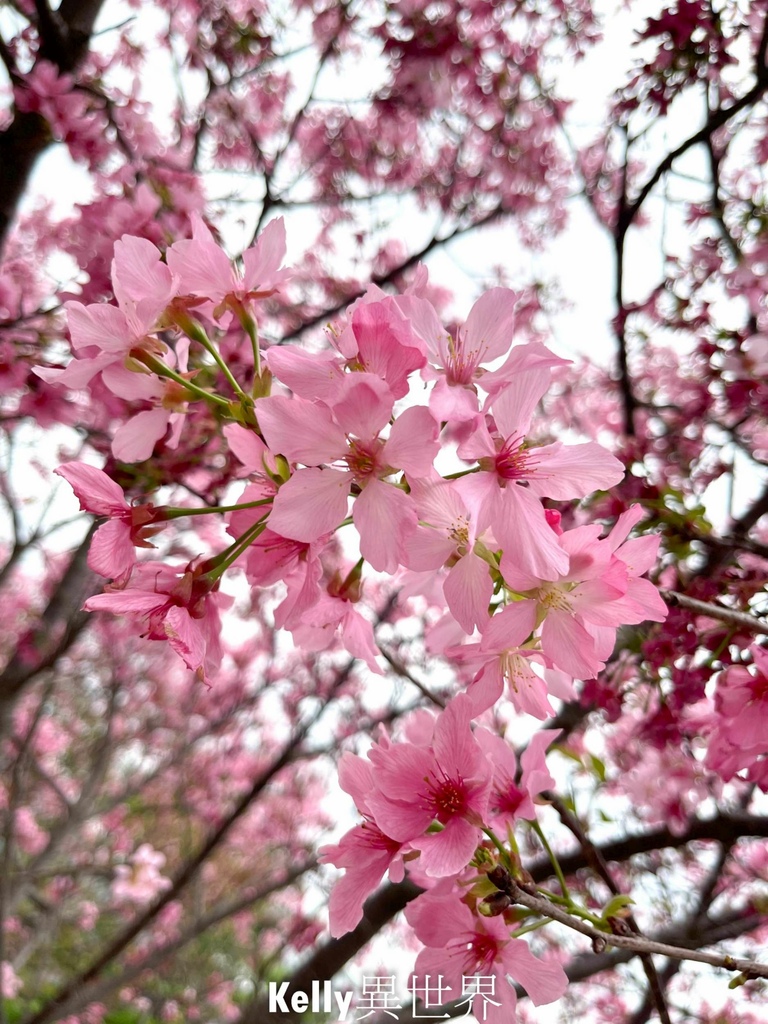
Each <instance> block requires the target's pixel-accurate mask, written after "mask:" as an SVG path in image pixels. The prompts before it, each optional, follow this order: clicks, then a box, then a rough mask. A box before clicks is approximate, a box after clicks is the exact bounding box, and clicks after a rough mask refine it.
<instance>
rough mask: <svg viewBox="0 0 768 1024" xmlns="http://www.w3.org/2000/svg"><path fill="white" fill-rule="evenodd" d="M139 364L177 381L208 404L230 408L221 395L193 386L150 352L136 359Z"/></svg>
mask: <svg viewBox="0 0 768 1024" xmlns="http://www.w3.org/2000/svg"><path fill="white" fill-rule="evenodd" d="M136 358H137V359H138V361H139V362H142V363H144V365H145V366H146V367H147V369H149V370H151V371H152V372H153V373H156V374H157V376H158V377H169V378H170V379H171V380H174V381H176V383H177V384H180V385H181V386H182V387H183V388H186V389H187V391H190V392H191V393H192V394H193V395H194V396H195V397H196V398H204V399H205V400H206V401H208V402H214V403H215V404H216V405H224V406H226V407H227V408H229V402H228V401H227V400H226V398H222V397H221V396H220V395H214V394H212V393H211V392H210V391H206V390H205V389H204V388H199V387H198V386H197V384H193V383H192V381H191V380H187V378H186V377H182V375H181V374H180V373H176V371H175V370H172V369H171V368H170V366H168V365H167V364H166V363H164V362H163V361H162V359H157V358H155V356H152V355H150V354H149V353H148V352H142V353H141V355H140V356H137V357H136Z"/></svg>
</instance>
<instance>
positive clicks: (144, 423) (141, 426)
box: [112, 409, 171, 462]
mask: <svg viewBox="0 0 768 1024" xmlns="http://www.w3.org/2000/svg"><path fill="white" fill-rule="evenodd" d="M170 418H171V414H170V412H168V410H167V409H148V410H147V411H146V412H140V413H137V414H136V415H135V416H132V417H131V419H129V420H128V422H127V423H124V424H123V425H122V426H121V427H119V428H118V429H117V431H116V432H115V436H114V437H113V438H112V454H113V455H114V456H115V458H116V459H119V460H120V462H144V460H145V459H148V458H150V457H151V455H152V452H153V451H154V450H155V445H156V444H157V442H158V441H159V440H160V438H161V437H163V435H164V434H165V432H166V430H167V429H168V421H169V420H170Z"/></svg>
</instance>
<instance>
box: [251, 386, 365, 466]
mask: <svg viewBox="0 0 768 1024" xmlns="http://www.w3.org/2000/svg"><path fill="white" fill-rule="evenodd" d="M256 417H257V419H258V421H259V427H260V429H261V432H262V434H263V435H264V439H265V440H266V442H267V445H268V446H269V448H270V450H271V451H273V452H279V453H280V454H281V455H284V456H285V458H286V459H288V461H289V462H301V463H303V464H304V465H306V466H319V465H321V464H322V463H324V462H333V461H334V460H335V459H338V458H341V457H342V456H343V455H345V454H346V452H347V450H348V446H347V439H346V437H345V435H344V431H343V430H342V428H341V427H340V426H339V425H338V424H337V423H334V422H333V420H332V418H331V413H330V410H329V409H328V408H326V406H324V405H315V403H314V402H307V401H305V400H304V399H303V398H285V397H283V396H281V395H275V396H272V397H271V398H260V399H259V400H258V401H257V402H256Z"/></svg>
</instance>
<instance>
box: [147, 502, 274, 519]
mask: <svg viewBox="0 0 768 1024" xmlns="http://www.w3.org/2000/svg"><path fill="white" fill-rule="evenodd" d="M273 500H274V499H273V498H262V499H261V501H244V502H241V504H239V505H207V506H206V507H205V508H173V507H171V506H167V507H166V508H164V509H163V518H164V519H181V518H182V516H207V515H210V514H211V513H212V512H239V511H240V509H244V508H260V507H261V506H262V505H271V504H272V502H273Z"/></svg>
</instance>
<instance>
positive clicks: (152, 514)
mask: <svg viewBox="0 0 768 1024" xmlns="http://www.w3.org/2000/svg"><path fill="white" fill-rule="evenodd" d="M54 472H55V473H58V475H59V476H61V477H63V478H64V479H65V480H66V481H67V483H68V484H69V485H70V486H71V487H72V490H73V491H74V492H75V494H76V496H77V498H78V500H79V501H80V507H81V508H82V509H84V510H85V511H87V512H93V513H94V514H95V515H97V516H106V517H107V518H108V519H109V522H107V523H104V524H102V525H101V526H100V527H99V528H98V530H97V531H96V533H95V535H94V537H93V540H92V541H91V546H90V549H89V551H88V565H89V566H90V567H91V569H93V571H94V572H97V573H99V575H100V576H106V577H108V578H109V579H122V578H123V577H126V576H127V575H128V574H129V573H130V571H131V569H132V568H133V566H134V564H135V562H136V551H135V548H136V547H144V548H149V547H152V545H151V543H150V542H149V538H150V537H151V536H152V534H153V533H154V532H156V529H157V527H155V528H154V529H152V528H151V527H152V524H154V523H158V522H160V521H162V520H163V518H164V514H163V511H162V509H156V508H154V506H153V505H151V504H147V505H129V504H128V502H127V501H126V500H125V495H124V494H123V492H122V490H121V488H120V487H119V486H118V485H117V484H116V483H115V482H114V480H112V479H111V478H110V477H108V476H107V474H106V473H104V472H103V470H100V469H96V468H95V467H94V466H88V465H86V463H84V462H66V463H64V464H63V465H61V466H59V467H58V469H56V470H54Z"/></svg>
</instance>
